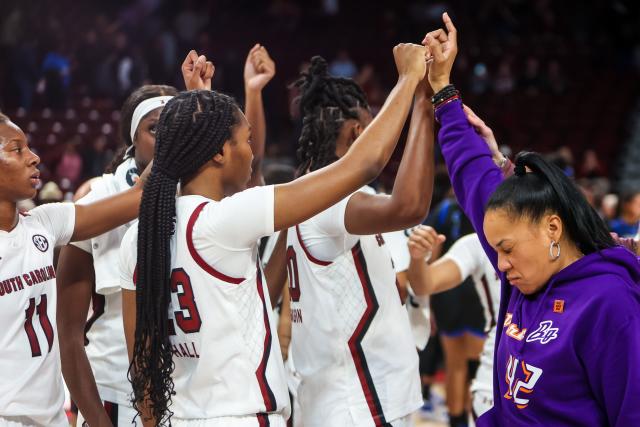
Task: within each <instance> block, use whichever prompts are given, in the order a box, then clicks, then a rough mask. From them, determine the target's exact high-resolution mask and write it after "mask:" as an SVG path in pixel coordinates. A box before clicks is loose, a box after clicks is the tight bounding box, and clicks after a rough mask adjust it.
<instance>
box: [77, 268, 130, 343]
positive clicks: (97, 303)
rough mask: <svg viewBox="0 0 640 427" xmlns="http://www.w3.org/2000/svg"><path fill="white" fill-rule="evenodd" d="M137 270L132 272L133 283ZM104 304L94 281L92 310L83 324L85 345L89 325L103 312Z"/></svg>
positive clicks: (104, 301) (87, 340) (104, 300)
mask: <svg viewBox="0 0 640 427" xmlns="http://www.w3.org/2000/svg"><path fill="white" fill-rule="evenodd" d="M137 272H138V269H137V268H136V270H135V271H134V274H133V283H134V284H135V282H136V273H137ZM105 305H106V298H105V297H104V295H101V294H99V293H97V292H96V284H95V283H94V284H93V290H92V291H91V309H92V311H93V312H92V313H91V317H90V318H89V319H88V320H87V323H86V324H85V325H84V345H85V347H86V346H88V345H89V338H87V334H88V333H89V331H90V330H91V327H92V326H93V324H94V323H95V321H96V320H98V318H99V317H100V316H102V315H103V314H104V308H105Z"/></svg>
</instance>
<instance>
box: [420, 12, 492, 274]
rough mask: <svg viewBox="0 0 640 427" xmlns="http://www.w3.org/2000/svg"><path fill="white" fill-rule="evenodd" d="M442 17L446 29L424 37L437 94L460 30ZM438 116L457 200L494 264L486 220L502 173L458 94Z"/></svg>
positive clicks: (444, 83) (446, 76) (444, 81)
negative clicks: (488, 203)
mask: <svg viewBox="0 0 640 427" xmlns="http://www.w3.org/2000/svg"><path fill="white" fill-rule="evenodd" d="M443 20H444V23H445V26H446V28H447V31H446V32H445V31H444V30H442V29H440V30H436V31H432V32H430V33H428V34H427V36H426V37H425V40H424V42H425V44H426V46H427V48H428V50H429V52H430V53H431V55H432V57H433V63H432V64H431V67H430V72H429V83H431V87H432V88H433V90H434V92H436V95H437V94H438V92H440V91H441V90H442V89H444V88H445V87H447V86H448V85H449V82H450V74H451V68H452V66H453V61H454V59H455V55H456V53H457V31H456V29H455V27H454V26H453V22H452V21H451V19H450V18H449V16H448V15H447V14H446V13H445V14H444V16H443ZM436 120H438V121H439V122H440V123H441V124H442V127H441V128H440V132H439V134H438V139H439V142H440V146H441V148H442V155H443V157H444V160H445V162H446V164H447V169H448V170H449V176H450V177H451V183H452V185H453V189H454V191H455V194H456V197H457V199H458V202H459V203H460V206H461V207H462V209H463V210H464V212H465V213H466V214H467V217H468V218H469V219H470V220H471V223H472V224H473V226H474V228H475V230H476V232H477V233H478V236H479V237H480V241H481V242H482V245H483V247H484V249H485V252H486V253H487V255H488V256H489V259H490V260H491V262H492V264H493V265H494V266H495V265H496V263H497V257H496V253H495V251H494V250H493V249H492V248H491V246H489V244H488V243H487V241H486V238H485V236H484V232H483V222H484V211H485V206H486V204H487V201H488V200H489V197H490V196H491V194H492V193H493V192H494V190H495V189H496V187H497V186H498V185H499V184H500V182H502V173H501V171H500V169H499V168H498V167H497V166H496V165H495V164H494V162H493V160H492V156H491V152H490V150H489V148H488V147H487V144H486V143H485V142H484V141H483V140H482V138H481V137H480V136H479V135H478V134H477V133H476V132H475V131H474V129H473V127H472V126H471V124H470V123H469V121H468V120H467V117H466V116H465V113H464V111H463V109H462V102H461V101H460V99H459V98H455V97H454V98H452V99H450V100H449V102H446V103H444V104H443V105H441V106H439V107H437V108H436Z"/></svg>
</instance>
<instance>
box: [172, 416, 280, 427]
mask: <svg viewBox="0 0 640 427" xmlns="http://www.w3.org/2000/svg"><path fill="white" fill-rule="evenodd" d="M171 425H172V426H174V427H286V426H287V420H285V419H284V417H283V416H282V415H280V414H270V415H268V416H266V415H251V416H240V417H216V418H197V419H184V418H176V417H171Z"/></svg>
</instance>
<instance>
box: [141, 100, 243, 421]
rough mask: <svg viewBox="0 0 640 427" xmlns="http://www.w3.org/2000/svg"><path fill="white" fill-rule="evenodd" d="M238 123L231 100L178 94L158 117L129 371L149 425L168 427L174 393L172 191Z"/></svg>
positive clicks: (218, 149) (212, 153)
mask: <svg viewBox="0 0 640 427" xmlns="http://www.w3.org/2000/svg"><path fill="white" fill-rule="evenodd" d="M239 120H240V115H239V107H238V104H237V103H236V102H235V101H234V100H233V99H232V98H231V97H229V96H227V95H223V94H221V93H217V92H212V91H204V90H202V91H189V92H182V93H181V94H179V95H178V96H176V97H175V98H173V99H172V100H171V101H169V102H168V103H167V104H166V106H165V107H164V109H163V110H162V113H161V114H160V119H159V122H158V127H157V133H156V147H155V155H154V164H153V167H152V170H151V173H150V174H149V178H148V179H147V182H146V184H145V190H144V194H143V196H142V202H141V205H140V220H139V224H138V258H137V259H138V264H137V278H136V307H137V317H136V333H135V345H134V351H133V360H132V362H131V365H130V367H129V380H130V381H131V384H132V386H133V399H132V402H133V405H134V407H135V408H136V409H137V410H140V409H141V406H142V404H143V402H144V400H145V393H146V399H147V402H146V403H147V404H148V405H149V406H150V409H151V412H152V415H153V417H154V418H155V420H156V422H157V425H167V424H168V425H171V421H170V418H171V415H172V414H173V413H172V412H171V410H170V409H169V406H170V404H171V396H172V395H173V394H175V393H174V389H173V387H174V386H173V380H172V378H171V374H172V372H173V369H174V363H173V358H172V352H171V343H170V340H169V330H168V325H169V322H168V310H169V302H170V296H171V290H170V276H171V248H170V242H171V236H172V234H173V232H174V226H175V219H176V200H175V196H176V186H177V184H178V181H179V180H180V179H185V178H189V177H191V176H192V175H193V174H194V173H196V172H197V171H198V169H200V167H201V166H202V165H204V164H205V163H206V162H207V161H209V160H210V159H211V158H212V157H213V156H215V155H216V154H218V153H220V152H221V150H222V146H223V144H224V142H225V141H227V140H229V139H231V129H232V127H233V126H234V125H236V124H237V123H238V122H239Z"/></svg>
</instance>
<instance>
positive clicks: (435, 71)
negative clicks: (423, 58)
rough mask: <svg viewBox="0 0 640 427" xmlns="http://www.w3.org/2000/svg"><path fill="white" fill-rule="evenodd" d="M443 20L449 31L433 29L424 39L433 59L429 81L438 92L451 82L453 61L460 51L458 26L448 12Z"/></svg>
mask: <svg viewBox="0 0 640 427" xmlns="http://www.w3.org/2000/svg"><path fill="white" fill-rule="evenodd" d="M442 20H443V21H444V25H445V27H446V28H447V31H444V30H443V29H438V30H435V31H431V32H429V33H427V35H426V36H425V38H424V40H422V44H423V45H425V46H426V47H427V49H428V51H429V55H430V59H431V58H432V59H433V62H432V63H431V66H430V70H429V83H431V87H432V88H433V90H434V91H435V92H436V93H437V92H439V91H440V90H441V89H442V88H444V87H445V86H447V85H448V84H449V80H450V76H451V69H452V68H453V61H454V60H455V58H456V54H457V53H458V37H457V35H458V33H457V30H456V27H454V26H453V21H451V18H449V15H448V14H447V13H446V12H445V13H444V14H443V15H442Z"/></svg>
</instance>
